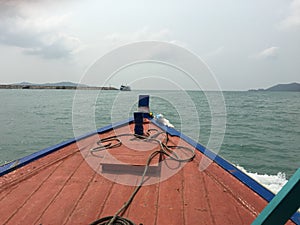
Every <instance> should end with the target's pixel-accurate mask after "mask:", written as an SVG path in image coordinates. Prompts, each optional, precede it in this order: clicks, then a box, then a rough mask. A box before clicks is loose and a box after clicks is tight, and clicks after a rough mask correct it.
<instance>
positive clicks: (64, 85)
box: [0, 82, 118, 90]
mask: <svg viewBox="0 0 300 225" xmlns="http://www.w3.org/2000/svg"><path fill="white" fill-rule="evenodd" d="M0 89H61V90H74V89H78V90H118V89H117V88H115V87H97V86H89V85H85V84H77V83H72V82H59V83H45V84H33V83H29V82H21V83H16V84H0Z"/></svg>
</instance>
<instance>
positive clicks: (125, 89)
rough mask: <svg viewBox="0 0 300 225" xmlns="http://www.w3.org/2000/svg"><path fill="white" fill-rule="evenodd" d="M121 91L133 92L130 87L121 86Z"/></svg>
mask: <svg viewBox="0 0 300 225" xmlns="http://www.w3.org/2000/svg"><path fill="white" fill-rule="evenodd" d="M120 91H131V88H130V86H128V85H121V87H120Z"/></svg>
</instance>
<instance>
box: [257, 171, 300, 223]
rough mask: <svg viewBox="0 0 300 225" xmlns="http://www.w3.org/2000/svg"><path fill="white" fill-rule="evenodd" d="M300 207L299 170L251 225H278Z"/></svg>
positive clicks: (284, 221)
mask: <svg viewBox="0 0 300 225" xmlns="http://www.w3.org/2000/svg"><path fill="white" fill-rule="evenodd" d="M299 207H300V168H299V169H298V170H297V171H296V173H295V174H294V175H293V176H292V177H291V178H290V180H289V181H288V182H287V184H286V185H284V187H283V188H282V189H281V190H280V191H279V192H278V194H277V195H275V197H274V198H273V199H272V201H271V202H270V203H269V204H268V205H267V206H266V207H265V208H264V210H263V211H262V212H261V213H260V214H259V215H258V217H257V218H256V219H255V220H254V222H253V223H252V225H274V224H276V225H280V224H285V223H286V221H287V220H288V219H289V218H290V217H291V216H292V215H293V214H294V213H295V212H296V211H297V210H298V208H299Z"/></svg>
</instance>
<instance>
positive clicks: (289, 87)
mask: <svg viewBox="0 0 300 225" xmlns="http://www.w3.org/2000/svg"><path fill="white" fill-rule="evenodd" d="M249 91H299V92H300V84H299V83H290V84H277V85H274V86H272V87H270V88H267V89H257V90H255V89H251V90H249Z"/></svg>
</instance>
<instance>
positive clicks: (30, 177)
mask: <svg viewBox="0 0 300 225" xmlns="http://www.w3.org/2000/svg"><path fill="white" fill-rule="evenodd" d="M147 126H150V127H153V126H154V125H152V124H151V125H147ZM155 128H157V127H155ZM128 130H129V129H128V127H122V128H118V129H117V133H118V134H119V133H128ZM131 130H132V127H131ZM111 135H113V131H111V132H108V133H106V134H103V135H100V136H101V138H103V137H108V136H111ZM160 138H161V139H163V138H165V136H164V135H162V136H160ZM97 139H98V135H94V136H91V137H89V138H86V139H84V140H82V141H80V144H79V147H78V145H76V144H71V145H69V146H67V147H65V148H63V149H61V150H59V151H57V152H55V153H52V154H50V155H48V156H46V157H44V158H41V159H39V160H36V161H34V162H33V163H30V164H28V165H26V166H24V167H22V168H19V169H17V170H15V171H13V172H11V173H9V174H7V175H4V176H2V177H0V185H1V186H0V223H2V224H12V225H15V224H43V225H46V224H89V223H91V222H93V221H94V220H97V219H99V218H100V217H104V216H110V215H113V214H114V213H115V212H116V211H117V210H118V209H119V208H120V207H121V206H122V205H123V204H124V202H126V201H127V200H128V198H129V196H130V194H131V193H132V191H133V190H134V188H135V187H134V186H132V185H126V184H132V183H134V184H137V183H138V180H139V179H140V176H139V175H137V174H134V173H132V171H130V170H128V171H126V168H123V171H122V172H121V173H118V172H116V171H113V170H110V169H109V168H108V170H107V171H106V172H105V173H103V174H102V175H101V174H99V173H97V172H95V170H93V169H92V168H91V167H90V165H89V164H91V165H93V166H94V167H95V168H96V169H97V170H98V171H102V166H101V163H109V164H118V161H116V160H115V159H117V160H119V161H122V162H125V163H127V164H135V165H144V164H145V161H146V159H147V157H148V155H149V154H150V153H151V152H152V151H154V150H157V149H159V146H158V145H157V144H155V143H144V142H141V141H140V142H139V141H130V139H131V138H129V137H125V138H122V142H123V143H124V144H122V145H121V146H120V147H118V148H113V149H110V150H108V151H101V152H96V153H95V154H91V153H90V151H89V149H90V148H92V147H95V146H96V141H97ZM170 142H173V143H175V144H176V143H179V145H184V146H188V144H187V143H182V141H181V140H179V139H178V138H177V137H171V138H170ZM79 148H80V150H81V151H80V150H79ZM132 148H135V150H132ZM108 153H110V154H108ZM205 158H206V157H205V156H203V155H202V154H201V153H200V152H198V151H196V157H195V159H194V160H193V161H192V162H188V163H186V164H185V165H184V167H183V169H178V164H179V163H178V162H174V161H173V160H170V159H165V160H164V161H163V163H161V166H160V170H158V172H157V173H158V174H156V173H154V174H149V177H148V178H149V179H148V180H147V182H146V184H147V185H144V186H143V187H142V188H141V189H140V191H139V192H138V193H137V195H136V197H135V198H134V200H133V202H132V203H131V205H130V206H129V208H128V209H127V211H126V212H125V214H124V217H126V218H129V219H130V220H132V221H133V222H135V224H143V225H151V224H157V225H159V224H168V225H169V224H172V225H176V224H178V225H182V224H187V225H192V224H195V225H201V224H207V225H209V224H215V225H219V224H234V225H238V224H251V222H252V221H253V220H254V219H255V217H256V216H257V215H258V213H259V212H260V211H261V210H262V209H263V208H264V207H265V206H266V201H265V200H263V199H262V198H261V197H260V196H258V195H257V194H255V193H254V192H253V191H251V190H250V189H249V188H248V187H247V186H245V185H244V184H243V183H241V182H240V181H238V180H237V179H236V178H235V177H233V176H231V175H230V174H229V173H227V172H226V171H224V170H223V169H222V168H221V167H219V166H218V165H217V164H215V163H212V164H210V166H209V167H208V168H207V169H206V170H204V171H200V170H199V163H200V161H201V160H204V159H205ZM160 160H161V159H159V156H157V157H156V158H155V159H154V160H153V162H152V164H151V166H153V167H158V166H159V164H158V162H159V161H160ZM207 160H208V159H207ZM87 162H89V164H88V163H87ZM123 166H124V165H123ZM125 167H126V165H125ZM128 168H130V167H128ZM124 171H125V172H124ZM170 172H174V173H175V172H176V173H175V174H174V175H173V176H171V177H170V178H168V179H164V177H166V176H167V175H168V173H170ZM107 178H109V179H107ZM287 224H293V223H292V222H290V221H289V222H288V223H287Z"/></svg>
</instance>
